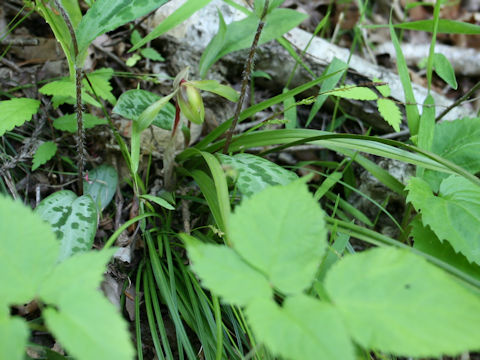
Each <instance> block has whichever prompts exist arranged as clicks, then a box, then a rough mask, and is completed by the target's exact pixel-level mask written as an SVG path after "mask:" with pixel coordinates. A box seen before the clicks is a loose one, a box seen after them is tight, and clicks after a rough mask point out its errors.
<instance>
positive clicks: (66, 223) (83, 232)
mask: <svg viewBox="0 0 480 360" xmlns="http://www.w3.org/2000/svg"><path fill="white" fill-rule="evenodd" d="M35 212H36V213H37V214H38V215H40V217H41V218H42V219H43V220H45V221H46V222H48V223H49V224H50V225H51V226H52V229H53V231H54V232H55V235H56V236H57V239H58V241H59V242H60V254H59V257H58V260H59V261H62V260H65V259H66V258H68V257H70V256H72V255H73V254H75V253H79V252H84V251H88V250H90V249H91V248H92V244H93V239H94V237H95V233H96V231H97V208H96V206H95V203H94V202H93V200H92V198H91V197H90V196H80V197H77V195H75V194H74V193H73V192H72V191H69V190H62V191H57V192H55V193H53V194H52V195H50V196H48V197H47V198H45V199H43V200H42V201H41V202H40V204H38V206H37V208H36V209H35Z"/></svg>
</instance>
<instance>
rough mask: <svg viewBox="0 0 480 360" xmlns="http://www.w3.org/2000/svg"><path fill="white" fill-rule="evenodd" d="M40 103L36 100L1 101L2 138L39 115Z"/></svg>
mask: <svg viewBox="0 0 480 360" xmlns="http://www.w3.org/2000/svg"><path fill="white" fill-rule="evenodd" d="M39 106H40V101H38V100H35V99H27V98H17V99H12V100H4V101H0V136H2V135H4V134H5V133H6V132H7V131H10V130H12V129H13V128H14V127H15V126H21V125H23V123H24V122H26V121H30V120H31V119H32V116H33V115H34V114H36V113H37V111H38V107H39Z"/></svg>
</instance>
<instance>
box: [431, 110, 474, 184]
mask: <svg viewBox="0 0 480 360" xmlns="http://www.w3.org/2000/svg"><path fill="white" fill-rule="evenodd" d="M478 139H480V118H463V119H459V120H454V121H443V122H441V123H438V124H436V125H435V135H434V138H433V145H432V148H431V151H432V152H433V153H435V154H437V155H440V156H441V157H442V158H445V159H446V160H450V161H451V162H453V163H454V164H456V165H458V166H461V167H462V168H464V169H465V170H468V171H470V172H472V173H474V174H475V173H477V172H479V171H480V156H478V154H480V141H479V140H478ZM447 176H448V175H447V174H443V173H439V172H435V171H429V170H426V171H425V174H424V178H425V180H427V181H428V182H429V183H430V185H431V186H432V188H433V190H434V191H437V190H438V187H439V186H440V182H441V181H442V179H445V178H446V177H447Z"/></svg>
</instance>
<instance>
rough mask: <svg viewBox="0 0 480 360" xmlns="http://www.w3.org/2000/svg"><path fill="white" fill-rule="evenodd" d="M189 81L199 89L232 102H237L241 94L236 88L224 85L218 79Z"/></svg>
mask: <svg viewBox="0 0 480 360" xmlns="http://www.w3.org/2000/svg"><path fill="white" fill-rule="evenodd" d="M188 83H189V84H192V85H193V86H194V87H196V88H197V89H200V90H203V91H208V92H211V93H214V94H217V95H220V96H222V97H224V98H225V99H228V100H230V101H232V102H237V101H238V98H239V96H240V95H239V94H238V92H237V91H236V90H234V89H232V88H231V87H230V86H226V85H222V84H220V83H219V82H218V81H216V80H197V81H189V82H188Z"/></svg>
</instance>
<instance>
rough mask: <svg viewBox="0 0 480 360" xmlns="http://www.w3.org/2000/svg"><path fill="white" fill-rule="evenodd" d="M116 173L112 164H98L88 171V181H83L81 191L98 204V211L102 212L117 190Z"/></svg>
mask: <svg viewBox="0 0 480 360" xmlns="http://www.w3.org/2000/svg"><path fill="white" fill-rule="evenodd" d="M117 184H118V175H117V171H116V170H115V168H114V167H113V166H110V165H100V166H99V167H96V168H95V169H93V170H91V171H89V172H88V181H86V180H84V181H83V189H84V190H83V191H84V193H85V194H86V195H90V196H91V197H92V199H93V202H94V203H95V204H96V205H97V206H98V210H99V212H102V211H103V209H105V208H106V207H107V206H108V204H110V201H112V198H113V195H115V192H116V191H117Z"/></svg>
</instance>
